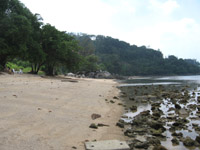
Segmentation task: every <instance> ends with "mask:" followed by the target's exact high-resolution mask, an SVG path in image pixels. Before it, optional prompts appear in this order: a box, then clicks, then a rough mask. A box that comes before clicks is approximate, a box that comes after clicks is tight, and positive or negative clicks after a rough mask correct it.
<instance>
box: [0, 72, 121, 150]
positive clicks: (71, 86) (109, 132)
mask: <svg viewBox="0 0 200 150" xmlns="http://www.w3.org/2000/svg"><path fill="white" fill-rule="evenodd" d="M73 81H78V82H70V80H68V79H64V78H42V77H40V76H34V75H26V74H23V75H8V74H3V75H0V149H1V150H71V149H75V148H76V149H78V150H82V149H85V148H84V142H85V141H93V140H110V139H118V140H124V138H125V137H124V136H123V132H122V131H121V129H120V128H119V127H116V126H115V124H116V122H117V121H118V120H119V118H120V116H121V115H122V113H123V107H122V106H119V105H118V103H120V100H115V101H116V102H115V103H114V104H112V103H107V102H106V101H105V99H108V100H111V99H113V96H117V95H118V94H119V90H118V89H117V88H116V85H117V83H116V82H115V81H114V80H104V79H74V80H73ZM93 113H96V114H100V115H101V117H100V118H98V119H95V120H92V118H91V115H92V114H93ZM91 123H103V124H106V125H109V127H107V126H104V127H99V128H98V129H91V128H89V126H90V124H91Z"/></svg>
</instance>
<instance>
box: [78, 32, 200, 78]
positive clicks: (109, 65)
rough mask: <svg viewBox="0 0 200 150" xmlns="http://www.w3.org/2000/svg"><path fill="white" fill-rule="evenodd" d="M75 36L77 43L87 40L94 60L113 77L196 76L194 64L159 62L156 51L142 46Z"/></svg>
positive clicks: (174, 60)
mask: <svg viewBox="0 0 200 150" xmlns="http://www.w3.org/2000/svg"><path fill="white" fill-rule="evenodd" d="M75 36H76V38H77V39H78V40H79V41H80V42H82V41H83V40H85V39H87V40H88V41H87V42H88V43H89V45H91V48H94V50H93V51H94V54H95V55H96V56H98V58H99V63H100V64H102V66H104V68H105V69H106V70H108V71H109V72H112V73H115V74H121V75H186V74H199V73H200V67H199V66H200V65H199V63H198V62H197V61H196V60H192V59H187V60H183V59H178V58H177V57H175V56H168V57H167V58H163V54H162V52H161V51H159V50H154V49H150V48H146V47H145V46H141V47H137V46H136V45H130V44H128V43H126V42H124V41H119V40H118V39H114V38H112V37H105V36H101V35H98V36H93V35H87V34H79V35H75ZM89 39H90V40H89ZM82 46H83V47H84V45H82Z"/></svg>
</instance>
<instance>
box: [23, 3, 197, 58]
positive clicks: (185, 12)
mask: <svg viewBox="0 0 200 150" xmlns="http://www.w3.org/2000/svg"><path fill="white" fill-rule="evenodd" d="M20 1H21V2H22V3H23V4H25V6H26V7H28V8H29V9H30V10H31V12H32V13H38V14H40V15H41V16H42V18H43V21H44V22H45V23H50V24H51V25H53V26H55V27H56V28H57V29H59V30H61V31H67V32H75V33H80V32H81V33H87V34H93V35H105V36H111V37H113V38H117V39H119V40H122V41H126V42H128V43H130V44H131V45H133V44H134V45H137V46H143V45H144V46H146V47H149V48H153V49H156V50H158V49H159V50H160V51H161V52H162V53H163V54H164V56H165V57H167V56H169V55H175V56H177V57H178V58H191V59H197V60H198V61H200V9H199V8H200V0H20Z"/></svg>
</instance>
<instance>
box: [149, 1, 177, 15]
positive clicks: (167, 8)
mask: <svg viewBox="0 0 200 150" xmlns="http://www.w3.org/2000/svg"><path fill="white" fill-rule="evenodd" d="M150 4H151V5H150V7H149V8H150V9H152V10H153V11H155V12H156V13H162V14H164V15H170V14H171V13H172V12H173V11H174V10H176V9H177V8H179V7H180V6H179V4H178V3H177V2H176V1H175V0H167V1H165V2H163V3H162V2H160V1H159V0H150Z"/></svg>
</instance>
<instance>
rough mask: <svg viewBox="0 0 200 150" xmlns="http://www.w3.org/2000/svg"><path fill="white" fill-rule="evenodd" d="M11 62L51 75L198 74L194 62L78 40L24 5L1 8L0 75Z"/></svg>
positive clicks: (110, 42)
mask: <svg viewBox="0 0 200 150" xmlns="http://www.w3.org/2000/svg"><path fill="white" fill-rule="evenodd" d="M10 62H12V63H15V64H21V65H23V66H30V68H31V70H30V72H31V73H34V74H37V73H38V72H39V71H40V70H42V71H44V72H45V73H46V74H47V75H54V74H57V73H59V72H60V73H65V72H74V73H76V72H78V71H82V72H91V71H97V70H107V71H109V72H111V73H114V74H120V75H166V74H170V75H171V74H198V73H200V67H199V63H198V62H197V61H195V60H191V59H187V60H183V59H178V58H177V57H175V56H169V57H167V58H163V54H162V53H161V52H160V51H158V50H154V49H149V48H146V47H145V46H142V47H137V46H136V45H130V44H128V43H126V42H124V41H119V40H118V39H113V38H112V37H105V36H101V35H98V36H94V35H87V34H74V33H67V32H64V31H59V30H58V29H56V28H55V27H54V26H52V25H50V24H44V23H43V20H42V17H41V16H40V15H39V14H33V13H32V12H31V11H30V10H29V9H28V8H27V7H26V6H24V4H22V3H20V2H19V0H1V3H0V70H3V69H4V68H5V67H7V66H8V64H9V63H10Z"/></svg>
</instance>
